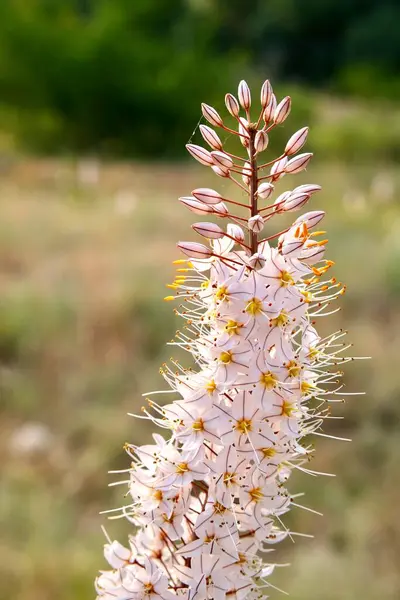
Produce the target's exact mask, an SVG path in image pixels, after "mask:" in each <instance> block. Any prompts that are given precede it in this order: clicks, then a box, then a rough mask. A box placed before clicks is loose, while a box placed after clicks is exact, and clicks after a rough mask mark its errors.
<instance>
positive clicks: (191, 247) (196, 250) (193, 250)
mask: <svg viewBox="0 0 400 600" xmlns="http://www.w3.org/2000/svg"><path fill="white" fill-rule="evenodd" d="M177 246H178V248H179V249H180V250H181V251H182V252H183V253H184V254H186V256H189V258H210V257H211V256H212V255H213V253H212V250H211V248H207V246H204V244H197V243H196V242H178V244H177Z"/></svg>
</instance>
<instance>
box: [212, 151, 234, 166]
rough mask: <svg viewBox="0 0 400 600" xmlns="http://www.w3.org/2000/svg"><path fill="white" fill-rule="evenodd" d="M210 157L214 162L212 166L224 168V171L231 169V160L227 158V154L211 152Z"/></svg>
mask: <svg viewBox="0 0 400 600" xmlns="http://www.w3.org/2000/svg"><path fill="white" fill-rule="evenodd" d="M211 156H212V159H213V161H214V164H215V165H217V167H225V168H226V169H230V168H232V166H233V160H232V159H231V157H230V156H228V154H225V152H220V150H213V151H212V152H211Z"/></svg>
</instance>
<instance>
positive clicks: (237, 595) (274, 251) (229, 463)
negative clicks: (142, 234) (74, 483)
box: [96, 81, 347, 600]
mask: <svg viewBox="0 0 400 600" xmlns="http://www.w3.org/2000/svg"><path fill="white" fill-rule="evenodd" d="M238 99H239V101H238V100H237V99H236V98H235V97H234V96H232V95H231V94H227V96H226V107H227V109H228V111H229V113H230V115H231V116H232V117H233V119H234V120H235V121H236V124H237V127H236V128H233V127H228V126H227V125H226V124H225V123H224V121H223V120H222V118H221V117H220V115H219V114H218V113H217V111H216V110H215V109H214V108H212V107H210V106H207V105H204V104H203V105H202V110H203V115H204V117H205V119H206V120H207V121H208V122H209V123H210V124H211V125H213V126H214V127H220V128H222V129H223V130H225V131H229V132H231V133H232V135H237V136H238V137H239V139H240V141H241V143H242V145H243V146H244V148H245V149H246V154H247V156H246V157H245V158H243V159H242V158H240V157H238V156H235V155H233V154H231V153H229V152H227V151H224V149H223V145H222V142H221V140H220V138H219V136H218V135H217V133H216V132H215V130H214V129H212V128H211V127H209V126H208V125H201V126H200V130H201V134H202V136H203V138H204V140H205V141H206V143H207V144H208V145H209V147H210V148H211V149H210V150H207V149H205V148H202V147H200V146H196V145H192V144H189V145H188V146H187V147H188V150H189V152H190V153H191V154H192V155H193V156H194V157H195V158H196V159H197V160H198V161H199V162H200V163H202V164H204V165H206V166H209V167H211V169H212V170H213V171H214V172H215V173H216V174H217V175H218V176H220V177H222V178H226V179H230V180H231V181H232V182H233V183H234V184H235V185H237V186H239V187H240V189H241V191H242V192H243V195H246V198H247V202H246V203H241V202H237V201H235V200H231V199H228V198H224V197H222V196H221V194H219V193H218V192H217V191H215V190H213V189H210V188H198V189H196V190H194V191H193V192H192V195H191V196H189V197H184V198H181V199H180V200H181V202H182V203H183V204H184V205H185V206H186V207H187V208H188V209H189V210H191V211H193V212H194V213H196V214H201V215H214V216H216V217H219V218H221V219H225V220H227V219H229V221H230V222H229V224H228V225H227V227H226V230H225V229H223V228H222V227H220V226H219V225H217V224H216V223H214V222H199V223H195V224H194V225H193V229H194V230H195V231H196V232H197V233H199V234H200V235H201V236H203V237H204V238H206V240H207V241H206V243H204V244H200V243H197V242H180V243H179V244H178V246H179V248H180V249H181V250H182V251H183V253H184V254H185V255H186V256H187V260H186V259H184V260H179V261H176V262H177V263H178V272H177V276H176V279H175V281H174V283H173V284H171V285H170V286H169V287H170V288H172V289H173V291H174V292H175V295H174V296H167V298H166V299H167V300H171V299H175V298H179V299H181V300H182V303H181V304H180V306H179V307H178V308H177V309H176V312H177V313H178V314H180V315H181V316H182V317H183V319H185V321H186V324H185V328H184V330H183V331H181V332H178V333H177V336H176V340H175V342H174V343H175V344H176V345H178V346H179V347H181V348H183V349H184V350H187V351H188V352H189V353H190V354H191V355H192V356H193V358H194V360H195V364H196V370H193V369H191V368H190V369H188V368H185V367H183V366H182V365H181V364H180V363H179V362H178V361H174V362H173V367H172V368H171V367H170V366H168V365H163V367H162V369H161V373H162V375H163V377H164V379H165V381H166V382H167V384H168V388H169V389H168V390H167V391H166V392H165V393H172V395H173V397H174V401H173V402H171V403H169V404H166V403H162V404H159V403H158V402H156V401H153V400H148V407H147V408H144V409H143V414H142V415H140V418H145V419H149V420H151V421H152V422H153V423H154V424H155V425H157V426H158V427H159V428H161V430H162V431H163V433H164V434H165V435H161V434H158V433H157V434H154V435H153V443H151V444H149V445H144V446H136V445H134V444H127V445H126V450H127V452H128V454H129V456H130V457H131V459H132V463H131V467H130V468H129V469H128V473H129V479H128V481H127V482H126V483H127V486H128V494H129V497H130V501H129V504H128V505H127V506H124V507H123V508H122V509H120V510H121V513H122V514H123V515H124V516H126V518H127V519H128V520H130V521H131V522H132V524H133V525H134V526H135V534H134V535H133V536H132V537H131V539H130V541H129V547H124V546H122V545H121V544H119V543H118V542H116V541H114V542H111V540H110V541H109V543H107V544H106V545H105V557H106V559H107V561H108V563H109V564H110V567H111V570H108V571H103V572H101V574H100V576H99V577H98V578H97V580H96V590H97V593H98V598H102V599H105V600H114V599H119V600H144V599H149V600H159V599H162V600H174V599H175V598H176V597H179V598H184V599H185V600H211V599H212V600H244V599H245V598H248V599H249V600H256V599H258V598H260V597H261V596H262V595H264V593H265V589H267V588H269V587H271V586H272V584H271V583H270V581H269V577H270V575H271V573H272V571H273V570H274V568H275V566H276V565H275V564H274V563H273V562H271V561H268V560H266V558H267V557H268V556H269V553H270V552H271V551H272V548H271V546H272V545H273V544H276V543H277V542H279V541H281V540H283V539H284V538H286V537H287V536H293V535H296V532H293V531H289V530H288V529H287V527H285V525H284V524H283V521H282V518H281V517H282V515H284V514H285V513H286V512H287V511H289V510H290V508H291V507H292V506H300V505H299V504H298V503H297V502H296V497H295V496H293V495H291V494H290V493H289V491H288V490H287V487H286V482H287V480H288V479H289V477H290V475H291V473H292V472H293V470H294V469H300V470H302V471H304V472H306V473H307V472H308V473H313V474H314V472H313V471H310V470H309V469H308V468H307V463H308V461H309V459H310V456H311V454H312V447H311V445H310V444H309V442H307V441H306V438H308V436H309V435H310V434H313V433H316V432H317V431H318V429H319V428H320V426H321V424H322V422H323V420H324V419H325V418H327V416H328V413H329V411H328V410H327V409H326V408H325V401H330V400H334V399H335V398H337V394H338V393H339V389H340V385H339V383H338V377H340V375H341V371H338V367H337V365H338V363H339V362H344V361H346V360H347V359H341V358H338V354H339V353H340V352H341V351H342V350H343V349H344V348H345V347H346V346H344V344H343V343H342V341H341V338H342V336H343V335H344V334H343V332H341V331H339V332H336V333H334V334H332V335H330V336H327V337H324V338H321V337H320V336H319V335H318V332H317V330H316V329H315V327H314V325H315V318H316V317H318V316H322V315H324V314H328V313H330V312H331V311H330V309H329V308H327V307H328V305H329V304H330V303H331V301H332V300H333V299H334V298H335V297H336V296H338V295H340V294H342V293H343V291H344V288H343V287H342V285H341V284H340V283H338V282H337V281H336V280H335V279H328V280H324V276H325V274H326V272H327V271H328V270H329V268H330V267H331V265H332V264H333V263H332V262H330V261H327V260H324V259H323V256H324V251H325V246H326V242H327V240H324V239H320V235H321V233H323V232H319V231H316V229H315V228H316V226H317V225H318V224H319V222H320V221H321V220H322V218H323V217H324V213H323V212H322V211H312V212H307V213H305V214H303V215H302V216H300V217H298V218H297V219H296V220H295V221H294V223H293V225H292V226H291V227H289V228H288V229H285V230H284V231H281V232H279V233H278V234H275V235H271V236H269V237H264V238H262V237H261V236H260V234H261V232H262V231H263V229H264V226H265V224H266V223H267V222H268V221H269V220H270V219H271V218H272V217H275V216H277V215H279V214H282V213H287V212H293V211H296V210H298V209H300V208H301V207H303V206H304V205H305V204H306V203H307V202H308V200H309V199H310V197H311V196H312V195H313V194H314V193H316V192H317V191H318V190H319V189H320V188H319V186H317V185H300V186H298V187H296V188H294V189H293V190H291V191H286V192H284V193H281V194H280V195H279V196H278V197H277V198H276V199H275V201H273V202H271V200H268V199H269V198H270V197H271V196H272V194H273V193H274V189H275V185H276V182H277V181H278V180H280V179H281V178H282V177H284V176H285V175H286V174H293V173H297V172H299V171H301V170H303V169H304V168H305V167H306V166H307V164H308V163H309V161H310V159H311V156H312V155H311V154H309V153H303V154H297V153H298V151H299V150H300V149H301V148H302V146H303V145H304V143H305V141H306V138H307V133H308V129H307V128H303V129H301V130H300V131H298V132H296V133H295V134H294V135H293V136H292V137H291V138H290V139H289V141H288V143H287V145H286V148H285V150H284V152H283V154H282V155H281V156H279V157H278V158H276V159H275V160H271V161H270V162H267V163H260V161H259V157H260V155H261V154H262V152H264V151H265V150H266V149H267V147H268V139H269V138H268V134H269V132H270V131H271V130H272V129H273V128H274V127H275V126H277V125H280V124H281V123H283V121H284V120H285V119H286V117H287V116H288V114H289V112H290V104H291V102H290V98H288V97H287V98H284V99H283V100H282V101H281V102H280V103H279V104H278V103H277V102H276V99H275V95H274V94H273V91H272V88H271V85H270V83H269V82H268V81H267V82H265V83H264V85H263V86H262V90H261V113H260V115H259V117H258V119H257V121H256V122H253V121H251V118H250V107H251V96H250V90H249V88H248V86H247V84H246V83H245V82H243V81H242V82H241V83H240V84H239V90H238ZM241 113H242V114H241ZM243 115H244V116H243ZM266 200H267V201H268V202H269V203H268V202H265V201H266ZM263 203H264V204H265V203H266V204H267V205H266V206H262V204H263ZM228 206H229V207H232V209H230V208H228ZM237 207H239V208H238V209H237ZM233 210H235V211H236V212H235V213H234V212H233ZM237 210H239V214H236V213H237ZM245 210H248V211H249V214H247V215H246V216H243V212H244V211H245ZM273 241H276V243H275V244H274V243H273ZM270 242H271V244H270ZM157 393H160V392H157ZM272 587H273V586H272Z"/></svg>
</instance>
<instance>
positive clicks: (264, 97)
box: [260, 79, 272, 108]
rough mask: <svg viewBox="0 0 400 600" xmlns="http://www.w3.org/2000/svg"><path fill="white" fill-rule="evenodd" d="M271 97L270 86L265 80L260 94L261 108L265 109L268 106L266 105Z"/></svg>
mask: <svg viewBox="0 0 400 600" xmlns="http://www.w3.org/2000/svg"><path fill="white" fill-rule="evenodd" d="M271 97H272V85H271V84H270V82H269V79H267V80H266V81H264V83H263V84H262V87H261V94H260V100H261V106H262V107H263V108H266V107H267V106H268V104H269V103H270V100H271Z"/></svg>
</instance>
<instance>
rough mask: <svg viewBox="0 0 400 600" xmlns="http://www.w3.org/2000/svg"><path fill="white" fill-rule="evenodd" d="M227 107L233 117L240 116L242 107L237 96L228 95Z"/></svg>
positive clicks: (226, 97) (226, 98) (226, 99)
mask: <svg viewBox="0 0 400 600" xmlns="http://www.w3.org/2000/svg"><path fill="white" fill-rule="evenodd" d="M225 106H226V108H227V109H228V112H229V113H230V114H231V115H232V117H238V116H239V111H240V106H239V102H238V101H237V100H236V98H235V96H233V95H232V94H226V96H225Z"/></svg>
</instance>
